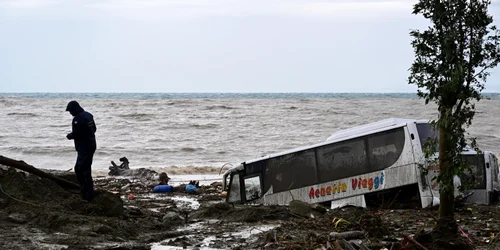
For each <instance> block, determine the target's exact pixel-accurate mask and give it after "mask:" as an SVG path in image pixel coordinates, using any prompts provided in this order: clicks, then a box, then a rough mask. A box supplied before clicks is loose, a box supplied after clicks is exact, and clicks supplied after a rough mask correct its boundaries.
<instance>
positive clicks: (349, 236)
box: [330, 231, 365, 240]
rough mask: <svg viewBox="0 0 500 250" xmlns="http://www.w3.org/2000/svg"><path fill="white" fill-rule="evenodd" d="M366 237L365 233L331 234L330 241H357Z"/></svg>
mask: <svg viewBox="0 0 500 250" xmlns="http://www.w3.org/2000/svg"><path fill="white" fill-rule="evenodd" d="M363 235H365V232H364V231H349V232H342V233H337V232H331V233H330V239H331V240H336V239H357V238H359V237H361V236H363Z"/></svg>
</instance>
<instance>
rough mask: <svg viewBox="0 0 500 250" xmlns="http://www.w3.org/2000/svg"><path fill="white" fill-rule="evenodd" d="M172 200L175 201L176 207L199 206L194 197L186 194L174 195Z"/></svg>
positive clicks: (196, 207)
mask: <svg viewBox="0 0 500 250" xmlns="http://www.w3.org/2000/svg"><path fill="white" fill-rule="evenodd" d="M172 200H173V201H175V202H176V203H177V207H184V208H190V209H193V210H196V209H198V208H199V207H200V203H199V202H198V201H197V200H196V199H195V198H191V197H187V196H174V197H172Z"/></svg>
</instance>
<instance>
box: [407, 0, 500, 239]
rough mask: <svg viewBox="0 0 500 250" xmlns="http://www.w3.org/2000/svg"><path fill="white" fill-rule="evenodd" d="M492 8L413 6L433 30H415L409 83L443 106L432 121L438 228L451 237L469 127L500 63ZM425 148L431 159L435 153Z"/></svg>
mask: <svg viewBox="0 0 500 250" xmlns="http://www.w3.org/2000/svg"><path fill="white" fill-rule="evenodd" d="M490 4H491V1H490V0H419V2H418V3H416V4H415V5H414V8H413V14H415V15H422V16H423V17H424V18H425V19H427V20H428V21H430V26H429V27H428V28H427V30H424V31H420V30H412V31H411V32H410V35H411V36H412V37H413V41H412V43H411V45H412V47H413V49H414V52H415V60H414V62H413V64H412V66H411V68H410V76H409V78H408V82H409V84H415V85H417V87H418V90H417V95H418V96H419V97H420V98H423V99H425V104H428V103H429V102H434V103H436V104H437V107H438V114H439V116H438V119H437V120H434V121H433V122H432V123H433V124H434V126H435V128H436V130H438V131H439V138H438V140H437V141H438V144H437V145H436V146H438V147H437V148H438V151H439V158H438V160H439V168H440V172H439V175H438V178H437V181H438V183H439V186H440V206H439V218H438V223H437V225H436V228H435V229H437V230H439V231H441V232H442V233H446V234H448V233H451V234H452V235H456V233H457V225H456V223H455V220H454V194H453V192H454V187H453V177H454V176H455V175H460V174H461V173H463V171H464V169H465V167H466V164H465V163H464V161H463V159H462V158H461V157H460V153H461V152H462V151H463V149H464V148H465V147H466V145H467V139H466V132H465V128H467V127H468V126H470V125H471V123H472V118H473V117H474V114H475V106H474V103H475V102H477V101H479V100H481V99H482V95H481V91H482V90H483V89H484V88H485V85H484V84H485V83H486V78H487V77H488V76H489V71H488V70H490V69H492V68H493V67H495V66H497V64H498V62H499V59H500V50H499V48H500V47H499V45H500V43H499V42H500V37H499V33H498V31H497V29H496V27H495V26H493V25H492V24H493V17H492V16H491V15H489V14H488V7H489V5H490ZM472 145H475V140H474V139H472ZM426 146H428V147H427V149H428V150H427V152H426V155H427V156H429V155H431V154H433V153H434V152H432V151H435V150H436V147H432V146H431V145H426Z"/></svg>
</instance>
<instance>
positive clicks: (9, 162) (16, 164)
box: [0, 155, 80, 189]
mask: <svg viewBox="0 0 500 250" xmlns="http://www.w3.org/2000/svg"><path fill="white" fill-rule="evenodd" d="M0 164H1V165H5V166H9V167H13V168H17V169H20V170H23V171H26V172H28V173H32V174H34V175H37V176H40V177H43V178H47V179H50V180H53V181H54V182H55V183H57V184H58V185H59V186H61V187H63V188H69V189H80V186H79V185H78V184H76V183H74V182H71V181H67V180H65V179H62V178H59V177H57V176H55V175H52V174H49V173H46V172H44V171H42V170H40V169H38V168H35V167H33V166H31V165H29V164H27V163H26V162H24V161H16V160H14V159H11V158H7V157H4V156H1V155H0Z"/></svg>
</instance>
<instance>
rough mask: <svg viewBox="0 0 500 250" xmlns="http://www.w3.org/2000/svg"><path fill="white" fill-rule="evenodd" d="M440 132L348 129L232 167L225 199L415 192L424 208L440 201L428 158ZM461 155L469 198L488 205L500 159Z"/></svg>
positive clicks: (411, 126)
mask: <svg viewBox="0 0 500 250" xmlns="http://www.w3.org/2000/svg"><path fill="white" fill-rule="evenodd" d="M434 136H436V133H435V132H434V130H433V129H432V127H431V125H430V124H429V121H423V120H413V119H400V118H392V119H387V120H382V121H379V122H375V123H370V124H366V125H362V126H358V127H354V128H351V129H346V130H342V131H339V132H337V133H334V134H333V135H332V136H330V137H329V138H328V139H327V140H326V141H325V142H322V143H318V144H315V145H312V146H307V147H301V148H296V149H293V150H289V151H285V152H281V153H276V154H272V155H268V156H263V157H260V158H257V159H254V160H250V161H246V162H243V163H241V164H239V165H238V166H236V167H234V168H231V169H229V170H228V171H226V173H224V177H223V181H224V189H225V190H226V191H227V197H226V201H227V202H229V203H258V204H277V205H286V204H288V203H289V202H290V201H292V200H301V201H305V202H308V203H322V204H328V203H329V204H328V205H331V207H337V206H341V205H347V204H349V205H357V206H363V207H365V206H366V198H367V197H368V196H370V197H373V196H374V195H378V194H381V193H387V192H389V191H395V190H396V191H397V192H401V190H403V189H405V190H408V189H412V190H413V191H414V193H415V197H416V198H419V199H420V205H421V207H428V206H434V205H437V204H439V186H438V185H437V183H436V181H435V180H433V178H434V176H437V174H438V170H439V169H438V167H437V165H435V164H429V161H427V160H426V159H425V158H424V153H423V146H422V145H424V143H425V141H426V140H427V139H428V138H430V137H434ZM462 155H463V156H464V157H465V159H466V161H467V162H468V164H469V166H470V167H471V169H472V173H469V174H473V175H474V176H475V178H474V180H475V184H476V186H475V187H473V189H472V190H470V191H472V192H473V194H472V195H471V196H470V197H468V202H475V203H483V204H489V203H490V202H491V201H492V199H493V197H494V196H495V195H496V191H498V188H499V187H498V178H499V176H498V175H499V168H498V160H497V158H496V156H495V155H494V154H492V153H491V152H482V153H480V154H478V153H477V152H475V151H472V150H468V151H464V152H463V154H462ZM425 169H427V170H428V174H424V172H425V171H424V170H425ZM467 176H470V175H464V176H462V180H463V179H464V178H468V177H467ZM404 195H408V194H404Z"/></svg>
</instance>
